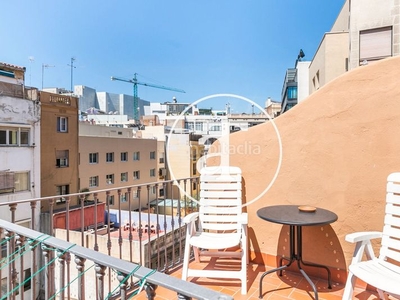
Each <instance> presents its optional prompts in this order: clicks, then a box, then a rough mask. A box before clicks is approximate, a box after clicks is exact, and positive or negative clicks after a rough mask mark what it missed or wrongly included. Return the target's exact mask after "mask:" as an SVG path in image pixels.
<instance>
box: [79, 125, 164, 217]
mask: <svg viewBox="0 0 400 300" xmlns="http://www.w3.org/2000/svg"><path fill="white" fill-rule="evenodd" d="M157 154H158V150H157V140H156V139H153V138H151V139H146V138H137V137H136V136H134V132H133V131H132V129H128V128H117V127H108V126H98V125H92V124H90V123H85V122H80V123H79V186H80V189H86V188H87V189H89V190H101V189H105V188H115V190H112V191H111V192H110V195H109V199H108V200H109V204H110V207H111V208H118V205H120V208H121V209H122V210H129V208H130V209H131V210H136V209H139V208H141V207H142V206H143V207H146V205H147V204H148V199H150V200H154V199H157V198H158V197H162V196H163V195H164V190H163V188H162V187H160V188H159V189H156V188H154V187H153V188H152V189H150V190H149V193H147V189H146V187H143V188H142V189H141V190H140V191H139V190H137V189H135V190H134V191H133V195H132V198H133V199H131V201H133V202H131V206H130V207H129V203H128V202H129V201H128V199H127V195H125V194H122V195H121V196H120V197H121V198H120V199H119V195H118V188H119V187H125V186H128V185H136V184H144V183H154V182H157V181H158V174H159V169H158V157H157ZM106 200H107V199H99V201H101V202H106Z"/></svg>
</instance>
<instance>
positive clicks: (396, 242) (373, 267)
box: [342, 173, 400, 300]
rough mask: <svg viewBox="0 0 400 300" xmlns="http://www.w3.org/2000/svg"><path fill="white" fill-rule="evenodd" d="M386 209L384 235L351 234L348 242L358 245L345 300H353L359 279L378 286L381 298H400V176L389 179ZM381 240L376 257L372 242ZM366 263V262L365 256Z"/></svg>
mask: <svg viewBox="0 0 400 300" xmlns="http://www.w3.org/2000/svg"><path fill="white" fill-rule="evenodd" d="M387 181H388V182H387V187H386V190H387V194H386V210H385V219H384V227H383V231H382V232H376V231H370V232H357V233H352V234H348V235H347V236H346V241H348V242H351V243H356V247H355V250H354V254H353V259H352V261H351V264H350V266H349V275H348V278H347V282H346V287H345V290H344V293H343V298H342V299H343V300H350V299H352V295H353V290H354V286H355V282H356V278H359V279H361V280H362V281H364V282H365V283H367V284H369V285H371V286H373V287H375V288H376V289H377V291H378V294H379V297H380V298H381V299H387V296H388V295H391V296H393V297H396V298H399V299H400V173H392V174H390V175H389V176H388V178H387ZM376 238H381V248H380V253H379V256H378V257H375V254H374V250H373V248H372V245H371V239H376ZM364 254H365V257H366V259H367V260H363V255H364Z"/></svg>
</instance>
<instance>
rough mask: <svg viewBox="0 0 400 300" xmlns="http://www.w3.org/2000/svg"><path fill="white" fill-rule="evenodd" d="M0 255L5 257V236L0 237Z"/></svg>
mask: <svg viewBox="0 0 400 300" xmlns="http://www.w3.org/2000/svg"><path fill="white" fill-rule="evenodd" d="M1 257H2V258H5V257H7V242H6V239H5V238H3V239H1Z"/></svg>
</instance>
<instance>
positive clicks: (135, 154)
mask: <svg viewBox="0 0 400 300" xmlns="http://www.w3.org/2000/svg"><path fill="white" fill-rule="evenodd" d="M133 160H140V152H133Z"/></svg>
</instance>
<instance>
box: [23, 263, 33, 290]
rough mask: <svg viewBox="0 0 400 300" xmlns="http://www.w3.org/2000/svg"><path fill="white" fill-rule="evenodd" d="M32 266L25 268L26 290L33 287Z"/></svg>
mask: <svg viewBox="0 0 400 300" xmlns="http://www.w3.org/2000/svg"><path fill="white" fill-rule="evenodd" d="M31 276H32V274H31V268H29V269H26V270H24V292H26V291H29V290H30V289H31V279H30V278H31Z"/></svg>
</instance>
